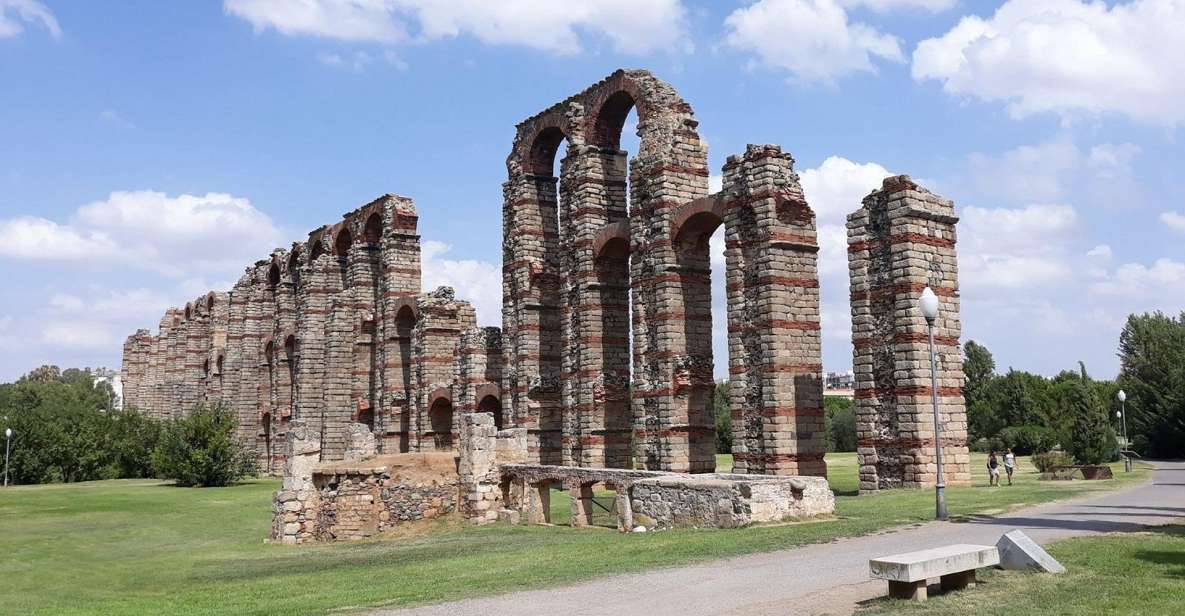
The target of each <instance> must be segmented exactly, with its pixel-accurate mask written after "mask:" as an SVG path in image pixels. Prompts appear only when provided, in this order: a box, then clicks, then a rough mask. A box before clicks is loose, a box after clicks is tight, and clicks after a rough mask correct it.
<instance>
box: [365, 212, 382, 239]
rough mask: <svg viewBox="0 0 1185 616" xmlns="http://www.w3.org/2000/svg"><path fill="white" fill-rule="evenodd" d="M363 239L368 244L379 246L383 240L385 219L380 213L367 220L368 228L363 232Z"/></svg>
mask: <svg viewBox="0 0 1185 616" xmlns="http://www.w3.org/2000/svg"><path fill="white" fill-rule="evenodd" d="M363 238H364V239H365V240H366V243H367V244H370V245H372V246H378V245H379V242H381V241H382V239H383V217H382V216H380V215H379V213H378V212H375V213H374V214H371V215H370V217H369V218H367V219H366V227H365V230H364V231H363Z"/></svg>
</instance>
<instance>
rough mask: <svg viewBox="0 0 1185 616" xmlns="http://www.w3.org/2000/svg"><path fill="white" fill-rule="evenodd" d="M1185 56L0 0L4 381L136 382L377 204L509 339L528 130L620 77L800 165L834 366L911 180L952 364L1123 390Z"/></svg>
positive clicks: (1065, 2) (1127, 49) (845, 360)
mask: <svg viewBox="0 0 1185 616" xmlns="http://www.w3.org/2000/svg"><path fill="white" fill-rule="evenodd" d="M1182 31H1185V1H1183V0H1136V1H1132V2H1109V3H1102V2H1093V3H1087V2H1079V1H1077V0H1045V1H1041V2H1035V1H1030V2H1021V1H1018V0H1011V1H1009V2H1004V3H989V2H970V1H968V0H759V1H756V2H754V1H752V0H747V1H743V2H704V1H698V0H653V1H650V2H634V1H627V0H598V1H589V2H577V1H575V0H573V1H572V2H563V3H559V2H546V1H540V0H513V1H512V0H507V1H505V2H497V3H494V2H481V1H478V0H456V1H449V2H445V1H440V2H432V1H430V0H350V1H345V0H342V1H331V0H300V1H297V0H285V1H281V0H226V1H225V2H218V1H214V0H211V1H208V2H184V3H180V2H169V3H165V2H151V1H140V2H132V1H127V2H104V3H97V2H86V1H81V0H79V1H72V2H65V1H54V0H0V275H3V278H4V284H3V285H2V286H0V379H3V380H8V379H12V378H15V377H17V376H19V375H20V374H22V373H24V372H26V371H27V370H29V369H30V368H32V367H35V366H36V365H39V364H41V363H57V364H59V365H62V366H79V365H87V366H97V365H103V366H109V367H116V366H118V364H119V354H120V345H121V344H122V341H123V338H124V337H125V336H126V335H127V334H129V333H131V331H133V330H134V329H136V328H137V327H152V328H155V326H156V324H157V321H158V320H159V318H160V315H161V314H162V313H163V311H164V310H165V309H166V308H167V307H168V306H170V305H179V304H183V303H184V302H185V301H186V300H188V299H191V298H193V297H196V296H197V295H198V294H199V293H201V292H203V291H204V290H206V289H209V288H216V289H225V288H228V287H229V286H230V285H231V284H232V283H233V281H234V280H235V279H237V277H238V276H239V275H240V274H241V272H242V270H243V268H244V267H245V266H246V265H248V264H249V263H250V262H252V261H253V260H255V259H258V258H263V257H264V256H266V254H267V252H268V250H269V248H270V247H272V246H286V245H288V244H289V243H290V242H291V241H293V240H296V239H303V238H304V236H305V234H306V233H307V232H308V231H309V230H310V229H313V228H315V227H317V226H318V225H321V224H324V223H331V222H334V221H335V220H337V219H338V217H339V216H340V214H341V213H343V212H345V211H348V210H351V209H353V208H355V207H357V206H359V205H361V204H363V203H365V202H368V201H369V200H371V199H373V198H374V197H376V196H377V195H379V194H382V193H385V192H396V193H400V194H404V195H408V196H410V197H412V198H414V199H415V201H416V204H417V207H418V209H419V211H420V229H421V233H422V235H423V239H424V243H425V275H424V277H425V285H426V286H435V285H437V284H452V285H454V286H456V287H457V288H458V292H459V294H460V295H461V296H462V297H465V298H467V299H470V300H471V301H474V302H475V304H476V305H477V306H478V310H479V319H480V320H481V321H482V322H483V324H490V325H497V324H500V315H499V314H498V309H499V298H498V293H499V289H500V280H499V275H500V274H499V268H500V264H499V259H500V241H501V240H500V225H501V188H500V185H501V182H502V181H503V180H504V179H505V173H506V172H505V166H504V160H505V156H506V154H507V153H508V151H509V147H510V140H511V138H512V136H513V128H514V124H515V123H516V122H518V121H519V120H521V119H523V118H525V117H527V116H529V115H531V114H533V113H535V112H537V111H539V110H541V109H543V108H544V107H546V106H548V105H550V104H551V103H553V102H555V101H558V100H560V99H562V98H564V97H566V96H568V95H569V94H572V93H574V92H576V91H578V90H580V89H582V88H584V87H585V86H587V85H588V84H590V83H592V82H594V81H596V80H598V79H600V78H602V77H604V76H605V75H607V74H608V73H610V72H612V71H613V70H615V69H616V68H619V67H631V68H647V69H650V70H651V71H653V72H654V73H655V74H656V75H658V76H659V77H661V78H663V79H665V80H667V81H669V82H670V83H672V84H673V85H674V86H675V88H676V89H678V90H679V91H680V93H681V94H682V95H683V96H684V97H685V98H686V99H687V100H688V101H689V102H690V103H691V104H692V106H693V107H694V109H695V112H696V115H697V117H698V119H699V120H700V131H701V134H702V135H703V136H704V137H705V138H706V139H707V141H708V143H709V155H710V165H711V168H712V169H713V172H714V173H718V170H719V168H720V166H721V165H722V164H723V162H724V160H725V158H726V157H727V156H728V155H729V154H733V153H738V152H741V151H743V150H744V146H745V144H746V143H777V144H780V145H781V146H782V147H783V148H784V149H785V150H787V151H789V152H791V153H792V154H793V155H794V156H795V158H796V159H797V161H798V162H797V169H798V171H799V172H800V174H801V175H802V180H803V184H804V188H805V190H806V192H807V198H808V201H809V202H810V203H811V205H812V207H814V208H815V210H816V212H817V214H818V219H819V227H820V243H821V244H822V252H821V260H820V273H821V277H822V288H823V300H824V301H823V316H824V340H825V344H824V364H825V367H826V369H827V370H842V369H846V368H847V367H848V365H849V363H850V354H851V349H850V343H849V341H848V340H849V331H848V327H849V322H848V320H847V309H848V307H847V302H846V296H847V280H846V277H847V276H846V263H845V260H844V259H845V256H844V253H843V232H842V227H841V225H842V221H843V216H844V215H845V214H846V213H848V212H850V211H851V210H854V209H855V208H857V207H858V206H859V200H860V198H861V197H862V196H863V195H865V194H867V192H868V191H869V190H871V189H872V188H873V187H875V186H877V185H878V184H879V181H880V178H881V177H883V176H884V175H885V174H887V173H909V174H911V175H912V176H913V177H914V178H915V179H918V180H920V181H921V182H922V183H923V184H924V185H926V186H927V187H929V188H931V189H933V190H934V191H935V192H938V193H940V194H942V195H944V196H946V197H949V198H952V199H954V200H955V202H956V206H957V209H958V211H959V213H960V215H961V216H962V217H963V220H962V222H961V223H960V227H959V234H960V236H959V239H960V259H961V267H962V289H963V319H964V339H975V340H977V341H980V342H983V343H985V344H987V345H988V346H989V348H991V349H992V350H993V351H994V352H995V354H996V358H997V363H998V364H1000V366H1001V368H1003V367H1007V366H1013V367H1016V368H1021V369H1027V370H1032V371H1036V372H1041V373H1046V374H1053V373H1056V372H1057V371H1058V370H1061V369H1063V368H1070V367H1073V366H1074V363H1075V362H1076V361H1077V360H1080V359H1081V360H1084V361H1085V362H1086V363H1087V367H1088V368H1089V369H1090V370H1091V372H1092V373H1094V374H1097V375H1098V376H1112V375H1113V374H1114V373H1115V371H1116V370H1117V369H1118V362H1117V359H1116V357H1115V347H1116V344H1117V341H1118V335H1119V330H1120V327H1121V326H1122V323H1123V319H1124V318H1125V317H1126V315H1127V314H1128V313H1130V312H1133V311H1146V310H1156V309H1159V310H1165V311H1171V312H1177V311H1180V310H1181V309H1182V305H1183V303H1185V302H1183V300H1185V250H1183V248H1182V239H1183V238H1185V205H1182V201H1183V198H1185V177H1182V174H1181V169H1182V168H1183V163H1185V150H1183V148H1182V145H1181V142H1180V136H1179V133H1180V127H1181V125H1182V124H1183V123H1185V104H1183V103H1185V66H1183V65H1182V63H1181V62H1180V58H1182V57H1185V37H1181V36H1180V32H1182ZM635 142H636V140H635ZM628 147H629V145H628V141H627V148H628ZM720 295H721V293H720V292H719V291H718V292H717V294H716V296H717V297H716V299H717V300H720V299H721V298H720ZM718 303H719V302H718ZM722 318H723V313H722V312H720V311H718V312H717V321H722ZM717 325H718V326H722V325H723V323H722V322H721V323H718V324H717ZM719 337H720V336H718V338H719ZM718 348H719V349H720V351H719V352H722V350H723V348H722V347H720V346H719V345H718ZM716 363H717V367H718V371H720V370H719V369H720V368H723V367H725V366H726V362H725V361H724V360H723V358H718V359H717V362H716Z"/></svg>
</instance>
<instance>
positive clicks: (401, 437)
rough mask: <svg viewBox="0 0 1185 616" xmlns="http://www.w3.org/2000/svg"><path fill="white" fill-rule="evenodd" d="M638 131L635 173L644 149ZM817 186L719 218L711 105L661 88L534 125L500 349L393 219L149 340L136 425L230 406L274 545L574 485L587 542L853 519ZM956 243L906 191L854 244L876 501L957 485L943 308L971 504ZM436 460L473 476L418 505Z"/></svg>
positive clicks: (509, 196)
mask: <svg viewBox="0 0 1185 616" xmlns="http://www.w3.org/2000/svg"><path fill="white" fill-rule="evenodd" d="M633 109H636V111H637V115H638V124H637V131H638V136H639V137H640V140H641V142H640V147H639V151H638V153H637V155H636V156H635V157H633V158H632V159H631V158H629V157H628V155H627V153H626V152H625V151H623V150H621V149H620V138H621V131H622V129H623V126H624V125H625V121H626V118H627V115H628V114H629V113H630V111H631V110H633ZM564 144H566V146H565V148H564V151H563V152H562V154H561V152H560V148H561V146H563V145H564ZM557 155H559V156H560V160H559V165H558V173H557V170H556V157H557ZM793 165H794V160H793V159H792V158H791V156H790V155H789V154H787V153H785V152H783V151H782V150H781V148H779V147H778V146H775V145H750V146H748V148H747V149H746V151H745V152H744V153H743V154H740V155H735V156H730V157H729V158H728V160H727V163H726V164H725V165H724V169H723V188H722V190H721V191H720V192H717V193H715V194H708V193H709V191H708V168H707V148H706V145H705V144H704V143H703V142H702V141H701V139H700V137H699V133H698V121H697V120H696V119H695V116H694V114H693V112H692V109H691V106H690V105H688V104H687V102H685V101H684V100H683V99H682V98H681V97H680V96H679V95H678V93H676V92H675V91H674V89H673V88H671V86H670V85H668V84H666V83H664V82H662V81H660V80H658V79H657V78H655V77H654V76H652V75H651V74H650V73H648V72H646V71H617V72H615V73H613V74H612V75H610V76H609V77H607V78H606V79H604V80H602V81H600V82H598V83H596V84H594V85H592V86H591V87H589V88H588V89H586V90H584V91H583V92H580V93H579V94H576V95H574V96H572V97H570V98H568V99H565V100H564V101H562V102H560V103H557V104H556V105H553V106H551V107H549V108H547V109H545V110H544V111H542V112H540V113H538V114H536V115H534V116H532V117H530V118H528V119H527V120H525V121H523V122H522V123H520V124H519V125H518V127H517V131H516V135H515V138H514V142H513V144H512V147H511V153H510V156H509V157H508V159H507V171H508V179H507V181H506V182H505V184H503V187H502V188H503V198H504V202H503V238H502V255H503V263H502V268H503V269H502V271H503V280H502V283H503V286H502V296H503V312H502V322H503V327H502V329H501V330H499V329H498V328H478V327H476V325H475V324H476V315H475V314H474V310H473V308H472V306H471V305H469V304H468V303H467V302H464V301H461V300H458V299H456V298H455V297H453V293H452V291H451V289H448V288H441V289H438V290H436V291H433V292H430V293H422V292H421V291H420V247H419V237H418V236H417V235H416V225H417V215H416V211H415V208H414V206H413V205H412V202H411V200H410V199H407V198H405V197H398V196H395V195H386V196H384V197H381V198H380V199H378V200H376V201H374V202H373V203H370V204H368V205H366V206H364V207H362V208H359V209H358V210H355V211H353V212H350V213H349V214H346V215H345V217H344V218H343V219H342V221H341V222H339V223H337V224H335V225H333V226H328V227H322V228H319V229H317V230H315V231H313V232H312V233H310V234H309V237H308V240H307V241H306V242H302V243H296V244H293V246H292V247H291V249H288V250H276V251H274V252H273V254H272V255H270V257H269V258H267V259H264V260H262V261H259V262H257V263H256V264H254V265H253V266H252V267H249V268H248V269H247V271H246V273H245V274H244V275H243V277H242V278H241V279H240V280H239V282H238V283H237V284H236V285H235V286H234V288H233V289H231V290H230V291H229V292H228V293H213V292H212V293H209V294H207V295H205V296H203V297H201V298H199V299H197V300H195V301H194V302H191V303H190V304H188V305H187V306H186V307H185V308H184V309H172V310H170V311H169V312H168V313H167V314H166V315H165V318H164V319H163V320H162V322H161V325H160V331H159V333H158V334H157V335H155V336H153V335H151V334H150V333H149V332H148V331H146V330H141V331H138V332H137V333H136V334H134V335H133V336H132V337H130V338H129V339H128V341H127V343H126V344H125V346H124V381H125V392H126V403H127V405H128V406H129V407H134V408H138V409H140V410H142V411H144V412H146V413H149V414H151V415H153V416H156V417H162V418H169V417H176V416H178V415H180V414H183V413H185V412H188V410H189V409H191V408H192V407H193V406H194V405H195V404H198V403H201V402H210V401H218V400H220V401H222V402H224V403H226V404H228V405H230V406H231V408H233V409H234V411H235V413H236V415H237V417H238V421H239V429H240V436H242V437H244V438H246V439H248V440H250V441H252V442H254V443H255V445H256V448H257V452H258V455H259V460H260V462H261V464H263V465H264V467H265V468H266V469H267V470H269V471H271V472H276V473H278V472H280V470H281V469H282V468H283V469H284V475H285V490H283V491H282V492H280V493H278V494H277V499H276V505H275V506H276V524H275V527H274V528H273V537H274V538H275V539H278V540H283V541H286V542H301V541H306V540H310V539H324V538H349V537H355V536H365V535H367V534H370V533H373V532H378V531H380V530H382V529H383V528H386V527H388V526H389V525H390V524H394V523H396V522H398V521H401V520H411V519H421V518H424V517H432V516H434V515H443V514H447V513H449V512H452V511H459V512H460V513H461V514H462V515H464V516H465V517H467V518H469V519H472V520H475V521H492V520H495V519H499V518H500V517H501V518H505V519H516V518H519V517H522V518H523V519H524V520H527V521H545V520H546V515H547V514H546V513H545V510H546V509H547V505H546V499H548V498H549V493H550V492H549V490H550V489H551V487H552V486H554V485H563V486H566V487H567V488H568V489H569V490H570V494H571V498H572V506H573V520H574V521H578V520H582V519H588V516H587V515H586V514H588V511H586V509H587V508H588V506H589V499H590V498H591V494H592V490H593V486H594V485H598V484H599V485H602V486H610V487H612V488H614V489H617V490H618V491H619V498H618V501H619V509H618V514H619V516H623V517H620V518H619V522H620V523H621V524H622V525H624V526H625V527H628V526H629V525H630V524H631V522H630V520H632V519H633V518H631V517H629V516H628V515H626V512H627V511H634V512H637V513H638V514H639V519H645V520H648V521H649V523H651V525H653V526H656V527H662V526H672V525H673V526H679V525H693V526H735V525H740V524H745V523H749V522H752V521H761V520H767V519H778V518H779V517H785V516H788V515H796V516H801V515H816V514H819V513H826V512H829V511H830V510H831V507H832V501H831V500H830V498H831V497H830V492H829V491H828V490H827V489H826V485H827V484H826V480H825V479H822V478H823V477H825V476H826V464H825V462H824V451H825V439H824V421H823V404H822V402H823V399H822V398H823V397H822V393H823V385H822V364H821V344H820V321H819V283H818V275H817V263H816V260H817V253H818V243H817V239H816V230H815V215H814V213H813V212H812V210H811V208H810V206H809V205H808V204H807V203H806V200H805V198H804V196H803V192H802V188H801V186H800V184H799V179H798V176H797V174H796V173H795V172H794V168H793ZM955 222H956V219H955V217H954V213H953V206H952V204H951V203H950V202H949V201H945V200H942V199H940V198H938V197H935V196H934V195H931V194H930V193H927V192H925V191H924V190H922V189H920V188H918V187H916V186H915V185H914V184H912V183H911V182H909V180H908V178H905V177H904V176H902V177H898V178H890V179H888V180H886V181H885V185H884V188H883V189H882V190H880V191H876V192H874V193H873V194H872V195H870V196H869V197H868V198H867V199H866V200H865V201H864V206H863V207H862V208H861V209H860V210H859V211H857V212H856V213H855V214H853V215H852V216H851V217H850V218H849V223H848V229H849V254H850V258H851V273H852V288H851V292H852V314H853V343H854V345H855V366H856V375H857V378H858V387H857V397H858V399H859V429H860V435H859V436H860V461H861V469H860V473H861V489H862V490H865V491H867V490H875V489H882V488H890V487H898V486H919V485H925V484H927V483H932V482H933V481H934V471H933V466H932V463H931V456H932V453H933V432H932V428H927V426H928V425H930V424H927V423H926V422H925V421H924V419H925V417H926V401H927V400H928V398H927V396H928V395H929V386H928V383H929V381H928V379H929V364H928V363H927V362H926V361H924V359H925V357H926V355H925V348H924V337H925V323H924V321H923V320H922V317H921V315H920V314H917V312H916V309H915V308H914V299H915V298H916V296H917V294H918V293H919V292H920V291H921V289H922V287H923V286H925V285H927V284H928V285H930V286H931V287H933V288H934V289H935V292H937V293H938V294H939V295H940V296H943V297H945V298H947V299H948V300H949V301H948V302H947V303H946V305H945V307H944V310H943V314H942V316H941V317H940V319H939V323H938V336H937V341H938V343H939V353H940V369H941V371H942V372H941V374H940V375H939V380H940V391H939V395H940V397H941V402H942V409H943V421H944V422H946V427H945V432H944V445H946V446H948V447H950V448H951V449H950V450H949V451H950V452H951V453H950V459H949V465H948V482H949V483H952V484H957V483H960V482H962V481H965V479H966V462H967V459H966V448H965V439H966V422H965V415H964V412H963V407H962V405H963V400H962V396H961V386H962V381H961V378H962V372H961V368H960V357H959V352H958V336H959V319H958V290H957V289H958V287H957V267H956V263H955V252H954V224H955ZM721 225H723V227H724V236H725V269H726V271H725V276H726V281H725V282H726V296H727V297H726V299H727V306H728V313H727V326H728V373H729V378H730V381H731V384H732V385H731V391H730V396H731V397H730V400H729V404H730V406H731V415H732V430H733V434H732V437H733V439H732V440H733V452H732V453H733V458H734V467H733V471H732V473H731V474H727V475H723V474H714V471H715V453H716V452H715V418H714V411H713V405H712V398H713V392H714V386H715V384H714V382H713V374H714V366H715V362H716V361H718V359H717V358H714V357H713V355H712V312H711V305H712V290H711V267H710V257H709V248H708V240H709V237H710V236H711V235H712V233H713V232H714V231H715V230H716V229H717V228H719V227H720V226H721ZM290 426H292V427H294V428H297V430H296V431H295V432H294V433H292V434H288V430H289V427H290ZM433 451H438V452H453V451H456V452H457V454H458V462H457V466H456V468H455V469H454V470H453V471H451V474H450V473H449V472H445V473H444V474H442V475H439V476H437V475H433V477H434V479H433V480H432V481H431V482H428V483H423V482H422V481H420V480H418V479H414V477H416V475H415V472H414V471H413V469H414V468H415V467H417V465H420V466H423V465H429V466H432V468H435V469H437V470H440V468H441V464H440V462H439V460H436V459H432V460H430V459H429V458H427V457H419V458H408V457H400V454H405V455H412V454H416V455H419V454H418V453H417V452H433ZM425 468H427V467H425ZM771 476H772V477H771ZM419 485H423V486H428V489H426V491H419V490H417V489H415V488H414V486H419ZM408 486H412V487H410V488H409V487H408ZM392 494H403V495H406V498H404V497H397V498H392V497H391V495H392ZM639 498H643V499H644V501H645V502H644V503H643V502H640V501H639ZM445 503H448V504H445ZM725 505H727V506H725ZM343 508H349V510H348V511H346V510H345V509H343ZM725 510H727V511H725ZM368 516H369V517H368ZM541 516H542V517H541ZM371 518H373V519H371Z"/></svg>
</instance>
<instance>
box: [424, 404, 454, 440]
mask: <svg viewBox="0 0 1185 616" xmlns="http://www.w3.org/2000/svg"><path fill="white" fill-rule="evenodd" d="M428 421H429V427H430V430H431V432H430V434H431V436H432V445H433V448H434V449H435V450H436V451H451V450H452V448H453V403H452V401H451V400H449V399H448V398H447V397H440V398H437V399H435V400H434V401H433V402H432V403H431V405H430V406H429V407H428Z"/></svg>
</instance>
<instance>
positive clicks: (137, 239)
mask: <svg viewBox="0 0 1185 616" xmlns="http://www.w3.org/2000/svg"><path fill="white" fill-rule="evenodd" d="M282 237H283V236H282V234H281V233H280V232H279V230H278V229H277V228H276V226H275V225H274V224H273V223H272V220H271V218H269V217H268V216H267V215H266V214H264V213H263V212H260V211H259V210H257V209H255V208H254V207H253V206H252V205H251V203H250V202H249V201H248V200H247V199H244V198H241V197H234V196H232V195H228V194H225V193H207V194H205V195H200V196H199V195H179V196H177V197H170V196H168V195H166V194H165V193H161V192H156V191H149V190H142V191H118V192H113V193H111V194H110V195H109V196H108V198H107V199H106V200H104V201H95V202H93V203H88V204H86V205H83V206H82V207H80V208H79V209H78V211H77V212H76V213H75V215H74V217H73V219H72V220H71V222H70V223H68V224H59V223H56V222H54V221H52V220H47V219H44V218H38V217H34V216H21V217H17V218H11V219H0V257H9V258H15V259H25V260H41V261H77V262H84V263H86V264H88V265H92V266H96V267H97V266H102V265H104V264H110V263H117V264H120V265H123V266H131V267H135V268H140V269H147V270H151V271H156V272H159V273H164V274H167V275H170V276H184V275H191V274H194V273H200V272H219V273H221V272H225V271H227V269H228V268H232V269H238V268H240V267H241V266H242V264H243V263H247V262H250V261H251V260H253V259H257V258H259V257H261V256H263V255H266V254H267V253H268V252H269V251H270V250H271V248H272V247H274V246H276V245H278V244H279V243H280V242H281V239H282Z"/></svg>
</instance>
